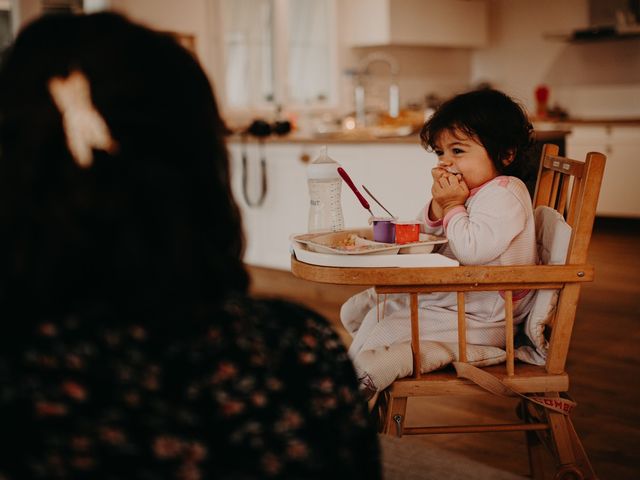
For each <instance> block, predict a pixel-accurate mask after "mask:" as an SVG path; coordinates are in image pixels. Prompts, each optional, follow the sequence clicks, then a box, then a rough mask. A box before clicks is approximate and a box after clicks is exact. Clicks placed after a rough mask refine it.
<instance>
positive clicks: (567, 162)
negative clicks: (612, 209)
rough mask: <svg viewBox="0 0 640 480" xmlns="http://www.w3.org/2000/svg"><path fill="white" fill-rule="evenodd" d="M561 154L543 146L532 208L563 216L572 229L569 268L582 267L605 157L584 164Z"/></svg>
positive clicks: (597, 155)
mask: <svg viewBox="0 0 640 480" xmlns="http://www.w3.org/2000/svg"><path fill="white" fill-rule="evenodd" d="M558 151H559V148H558V146H557V145H552V144H545V145H544V146H543V149H542V155H541V159H540V166H539V170H538V182H537V184H536V190H535V193H534V198H533V206H534V208H535V207H538V206H540V205H546V206H549V207H552V208H554V209H555V210H557V211H558V212H560V213H561V214H562V215H563V216H564V218H565V220H566V221H567V223H568V224H569V226H571V228H572V229H573V234H572V237H571V242H570V244H569V251H568V254H567V264H569V265H571V264H580V263H584V262H586V260H587V249H588V247H589V242H590V240H591V231H592V229H593V222H594V219H595V213H596V207H597V204H598V197H599V195H600V183H601V182H602V175H603V174H604V164H605V156H604V155H603V154H601V153H595V152H591V153H588V154H587V157H586V159H585V161H584V162H582V161H577V160H571V159H569V158H566V157H560V156H559V155H558Z"/></svg>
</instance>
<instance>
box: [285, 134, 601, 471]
mask: <svg viewBox="0 0 640 480" xmlns="http://www.w3.org/2000/svg"><path fill="white" fill-rule="evenodd" d="M605 160H606V159H605V156H604V155H602V154H601V153H589V154H588V155H587V157H586V159H585V161H584V162H581V161H577V160H572V159H568V158H565V157H560V156H558V147H557V146H555V145H544V147H543V150H542V155H541V161H540V167H539V171H538V182H537V185H536V191H535V194H534V202H533V203H534V207H537V206H541V205H546V206H549V207H552V208H554V209H555V210H557V211H558V212H560V213H561V214H562V215H563V217H564V218H565V220H566V222H567V223H568V224H569V225H570V226H571V239H570V241H569V247H568V251H567V256H566V262H565V264H564V265H535V266H459V267H432V268H342V267H323V266H317V265H310V264H305V263H302V262H299V261H298V260H296V259H295V258H292V263H291V270H292V272H293V273H294V275H296V276H298V277H300V278H303V279H307V280H312V281H316V282H324V283H334V284H350V285H374V286H375V288H376V290H377V292H378V293H381V294H386V293H407V294H409V295H410V305H411V331H412V332H411V349H412V356H413V375H412V377H408V378H402V379H398V380H396V381H394V382H393V384H392V385H391V386H389V387H388V388H387V389H386V390H385V392H383V394H384V395H385V397H386V404H387V405H386V413H385V414H384V415H383V416H382V417H381V418H382V422H383V424H382V425H381V430H382V431H383V432H384V433H387V434H394V435H397V436H402V435H415V434H429V433H461V432H498V431H517V430H522V431H525V434H526V438H527V447H528V451H529V458H530V466H531V470H532V476H533V478H536V479H541V478H543V472H542V462H541V457H540V447H541V446H542V445H544V446H546V447H548V449H549V450H550V451H551V453H552V454H553V456H554V458H555V460H556V465H557V469H556V472H555V478H556V479H570V478H577V479H591V478H596V475H595V473H594V471H593V468H592V467H591V464H590V463H589V460H588V458H587V455H586V453H585V451H584V449H583V447H582V444H581V442H580V440H579V438H578V436H577V434H576V432H575V429H574V428H573V424H572V422H571V419H570V418H569V415H568V414H567V411H568V410H569V407H568V405H569V404H568V403H567V401H566V400H565V395H562V394H564V393H565V392H567V390H568V388H569V375H568V374H567V372H566V371H565V364H566V360H567V353H568V350H569V343H570V339H571V332H572V329H573V323H574V320H575V315H576V307H577V304H578V299H579V296H580V287H581V284H582V282H590V281H592V280H593V275H594V270H593V266H591V265H589V264H587V263H586V261H587V250H588V247H589V242H590V239H591V232H592V228H593V222H594V218H595V211H596V206H597V202H598V195H599V192H600V184H601V181H602V176H603V173H604V166H605ZM520 289H535V290H540V289H547V290H549V289H558V291H559V296H558V302H557V306H556V309H555V316H554V317H553V321H552V322H551V324H550V325H548V330H549V331H550V332H549V336H548V339H549V348H548V354H547V358H546V364H545V365H543V366H536V365H530V364H525V363H521V362H516V361H515V359H514V325H513V303H512V292H513V291H514V290H520ZM483 290H484V291H488V290H492V291H495V290H499V291H504V298H505V318H506V347H505V350H506V363H504V364H500V365H495V366H491V367H485V368H482V369H477V368H476V367H471V366H470V365H469V364H467V363H465V362H466V361H467V345H466V339H465V315H464V309H465V307H464V298H465V295H464V293H465V292H469V291H483ZM452 291H455V292H457V298H458V312H459V313H458V349H459V350H458V351H459V352H460V353H459V358H458V360H459V362H458V363H457V364H456V368H458V374H456V372H455V371H453V369H448V370H441V371H435V372H429V373H425V374H423V373H421V355H420V340H419V322H418V294H421V293H429V292H452ZM382 321H384V320H382ZM468 370H471V371H468ZM478 371H479V372H480V375H478ZM463 377H466V378H463ZM469 378H473V379H474V381H471V380H470V379H469ZM480 385H483V386H480ZM489 391H491V393H493V394H506V395H522V396H523V397H527V399H523V400H522V403H521V406H520V412H521V415H520V416H521V419H522V422H521V423H515V424H514V423H507V424H498V425H486V424H484V425H482V424H481V425H460V426H424V427H406V426H405V418H406V405H407V399H408V398H409V397H418V396H428V397H434V396H442V395H447V396H451V395H469V394H487V393H488V392H489ZM528 398H535V400H534V402H537V403H534V402H532V401H530V400H529V399H528ZM543 404H546V405H547V406H548V407H550V408H545V406H544V405H543ZM554 406H555V409H553V408H554ZM563 410H564V411H563Z"/></svg>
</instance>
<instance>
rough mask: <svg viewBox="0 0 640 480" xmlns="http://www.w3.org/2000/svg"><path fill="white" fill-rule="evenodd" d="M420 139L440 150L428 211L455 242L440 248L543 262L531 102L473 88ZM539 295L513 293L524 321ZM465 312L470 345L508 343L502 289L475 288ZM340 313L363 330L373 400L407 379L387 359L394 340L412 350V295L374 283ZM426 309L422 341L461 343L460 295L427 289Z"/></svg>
mask: <svg viewBox="0 0 640 480" xmlns="http://www.w3.org/2000/svg"><path fill="white" fill-rule="evenodd" d="M420 138H421V142H422V145H423V146H424V148H425V149H426V150H427V151H433V152H435V153H436V155H437V156H438V163H437V166H436V167H435V168H433V169H432V171H431V175H432V176H433V186H432V189H431V194H432V198H431V200H430V201H429V202H427V204H426V206H424V208H423V209H422V210H421V212H420V214H419V216H418V219H419V220H420V221H421V222H424V227H423V228H424V232H426V233H430V234H434V235H440V236H445V237H446V238H447V240H448V242H447V243H446V244H443V245H442V246H441V248H440V249H439V250H436V252H437V253H440V254H442V255H445V256H447V257H450V258H453V259H455V260H457V261H458V262H460V264H461V265H533V264H535V263H536V261H537V253H536V235H535V224H534V216H533V209H532V205H531V197H530V195H529V192H528V190H527V187H526V185H525V184H524V182H523V179H525V178H526V177H527V175H528V174H530V170H531V168H532V165H530V162H529V160H528V158H529V156H528V154H527V153H528V150H529V148H530V147H531V145H532V139H533V127H532V126H531V124H530V123H529V121H528V119H527V115H526V113H525V111H524V110H523V108H522V107H521V106H520V105H518V104H517V103H516V102H515V101H514V100H512V99H511V98H510V97H508V96H507V95H505V94H504V93H502V92H499V91H496V90H478V91H472V92H468V93H464V94H461V95H458V96H456V97H454V98H452V99H451V100H449V101H447V102H445V103H444V104H442V106H441V107H440V108H439V109H438V110H437V111H436V112H435V114H434V115H433V116H432V117H431V118H430V119H429V120H428V121H427V122H426V123H425V124H424V126H423V127H422V130H421V132H420ZM532 296H533V292H530V291H528V290H520V291H514V292H513V304H514V305H513V315H514V323H516V324H518V323H520V322H522V321H523V320H524V318H525V317H526V315H527V313H528V312H529V309H530V307H531V303H532V302H531V299H532ZM465 312H466V326H467V343H468V344H470V345H483V346H494V347H504V344H505V334H504V330H505V318H504V299H503V294H502V292H497V291H494V292H468V293H466V294H465ZM340 313H341V320H342V323H343V324H344V326H345V327H346V329H347V330H348V331H349V332H350V333H351V335H352V336H353V343H352V344H351V348H350V350H349V354H350V356H351V358H352V359H353V361H354V363H355V366H356V369H357V371H358V375H359V377H360V380H361V384H362V385H361V386H362V388H364V389H365V390H366V391H367V392H368V393H369V394H370V395H371V396H373V395H374V394H375V393H376V392H379V391H381V390H383V389H384V388H386V387H387V386H388V384H389V383H390V382H391V381H393V379H394V378H395V377H396V376H402V374H401V372H402V371H403V370H402V369H400V370H398V369H396V370H395V371H394V370H393V369H394V368H395V366H394V365H393V364H392V363H393V361H394V355H393V354H389V358H388V361H385V362H380V358H381V356H382V357H383V356H384V352H385V351H390V347H391V346H394V345H398V344H401V343H405V344H406V348H407V349H410V347H409V342H410V338H411V332H410V321H409V318H410V306H409V295H406V294H395V295H387V296H386V298H379V296H378V295H377V294H376V293H375V291H374V290H373V289H368V290H366V291H364V292H361V293H359V294H357V295H355V296H353V297H351V298H350V299H349V300H347V301H346V302H345V304H344V305H343V306H342V309H341V312H340ZM418 315H419V319H420V339H421V340H431V341H435V342H444V343H447V342H450V343H451V344H452V345H453V344H455V342H457V338H458V337H457V301H456V293H455V292H444V293H430V294H421V295H419V297H418ZM444 343H443V344H444ZM452 350H456V351H455V352H454V353H452V355H453V356H457V349H455V347H452ZM372 351H373V352H379V353H378V354H377V355H371V352H372ZM395 358H397V357H395ZM403 358H406V356H405V357H403ZM427 368H428V367H427ZM389 369H391V370H392V371H391V373H390V372H389ZM381 370H386V371H384V372H383V371H381ZM404 372H405V373H406V369H405V370H404ZM409 373H410V372H409Z"/></svg>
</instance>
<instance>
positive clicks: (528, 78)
mask: <svg viewBox="0 0 640 480" xmlns="http://www.w3.org/2000/svg"><path fill="white" fill-rule="evenodd" d="M488 2H489V7H490V14H489V22H490V43H489V46H488V47H486V48H481V49H459V48H434V47H393V46H387V47H378V48H358V49H350V48H349V47H348V46H347V45H346V42H345V40H344V38H341V44H340V51H341V55H340V58H341V59H342V64H341V68H342V69H346V68H353V67H355V66H356V65H357V64H358V61H359V60H360V59H361V58H363V57H364V56H365V55H366V54H367V53H369V52H370V51H372V50H381V51H384V52H387V53H391V54H392V55H393V56H394V57H395V58H396V59H397V60H398V63H399V65H400V73H399V75H398V78H397V81H398V84H399V86H400V95H401V102H402V103H403V104H406V103H409V102H419V101H421V100H423V99H424V96H425V95H427V94H429V93H436V94H438V95H439V96H441V97H448V96H450V95H453V94H455V93H458V92H460V91H462V90H465V89H468V88H471V87H473V86H476V85H478V84H480V83H484V82H487V83H490V84H491V85H493V86H495V87H496V88H500V89H503V90H505V91H506V92H507V93H509V94H510V95H512V96H514V97H516V98H517V99H518V100H520V101H521V102H523V103H524V104H525V105H526V106H527V108H528V109H529V111H531V112H534V111H535V101H534V90H535V88H536V86H538V85H540V84H547V85H548V86H549V87H550V90H551V98H550V101H551V104H553V103H558V104H559V105H560V106H562V107H564V108H566V109H567V110H568V111H569V113H570V114H571V115H572V116H575V117H583V118H602V117H636V118H637V117H640V40H639V39H635V40H622V41H608V42H594V43H587V44H573V43H567V42H563V41H560V40H558V39H551V38H546V37H549V35H548V34H549V33H565V34H569V33H570V32H571V31H573V30H574V29H576V28H584V27H587V26H588V25H589V2H588V0H562V1H557V0H538V1H535V2H534V1H531V0H488ZM339 26H340V31H341V36H342V37H344V36H345V35H346V33H345V32H346V31H347V29H348V28H349V26H348V25H344V24H342V25H339ZM374 73H376V72H375V70H374ZM387 76H388V74H387V73H386V72H385V71H384V70H383V69H380V70H378V71H377V73H376V75H375V76H374V77H372V78H371V79H370V83H371V85H372V86H371V88H372V89H373V93H374V97H376V99H375V100H376V101H377V102H378V103H382V102H383V101H384V94H385V92H384V88H385V86H386V85H387V84H388V78H387ZM341 80H342V92H341V93H342V95H343V97H342V98H343V99H344V101H343V102H342V106H343V107H347V106H349V107H351V106H352V98H351V97H352V95H353V94H352V88H353V87H352V82H351V81H349V79H345V78H342V79H341ZM376 90H377V91H376Z"/></svg>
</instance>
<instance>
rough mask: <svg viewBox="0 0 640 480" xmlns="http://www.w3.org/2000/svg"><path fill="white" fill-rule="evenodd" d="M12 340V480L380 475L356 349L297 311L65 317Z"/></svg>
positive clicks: (3, 410) (3, 429) (0, 471)
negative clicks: (349, 350)
mask: <svg viewBox="0 0 640 480" xmlns="http://www.w3.org/2000/svg"><path fill="white" fill-rule="evenodd" d="M6 320H8V319H5V321H6ZM11 321H14V320H11ZM2 345H3V349H2V351H0V380H1V383H0V479H1V480H23V479H30V478H34V479H40V478H42V479H45V478H46V479H49V478H51V479H54V478H56V479H57V478H74V479H75V478H78V479H84V478H86V479H145V480H146V479H165V478H166V479H170V478H175V479H182V480H197V479H202V480H204V479H215V478H233V479H258V478H301V479H303V478H329V477H330V476H331V475H338V476H340V477H341V478H342V477H343V476H344V477H346V476H349V477H351V478H367V479H375V478H380V470H379V457H378V445H377V436H376V433H375V429H374V427H373V426H372V425H371V423H370V419H369V417H368V413H367V408H366V404H365V403H364V401H363V399H362V397H361V396H360V393H359V392H358V390H357V385H356V381H355V374H354V371H353V368H352V366H351V363H350V361H349V359H348V357H347V354H346V351H345V349H344V348H343V346H342V344H341V342H340V340H339V338H338V337H337V335H336V334H335V333H334V332H333V331H332V329H331V327H330V326H329V325H328V323H327V322H326V321H325V320H324V319H322V318H321V317H319V316H318V315H316V314H314V313H312V312H310V311H308V310H306V309H304V308H302V307H299V306H296V305H294V304H291V303H287V302H281V301H266V300H262V301H258V300H251V299H247V298H244V297H241V298H232V299H230V300H228V301H227V302H226V303H225V304H224V306H222V307H219V308H215V309H213V310H211V311H207V312H204V313H203V312H200V314H199V315H195V316H194V318H187V319H180V318H176V319H175V321H174V322H171V323H170V324H169V325H167V322H165V321H161V320H158V322H157V323H154V321H153V320H152V319H146V320H145V321H144V322H136V321H132V322H127V321H121V320H120V321H118V322H117V323H114V322H113V319H111V320H110V319H109V318H107V316H104V315H94V314H92V315H79V314H76V315H66V316H61V317H60V318H57V319H56V318H51V319H44V320H43V321H41V322H38V323H37V325H35V327H34V328H32V329H31V328H29V329H25V333H24V334H23V335H22V338H16V339H12V340H11V341H7V339H6V338H5V341H3V342H2Z"/></svg>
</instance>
